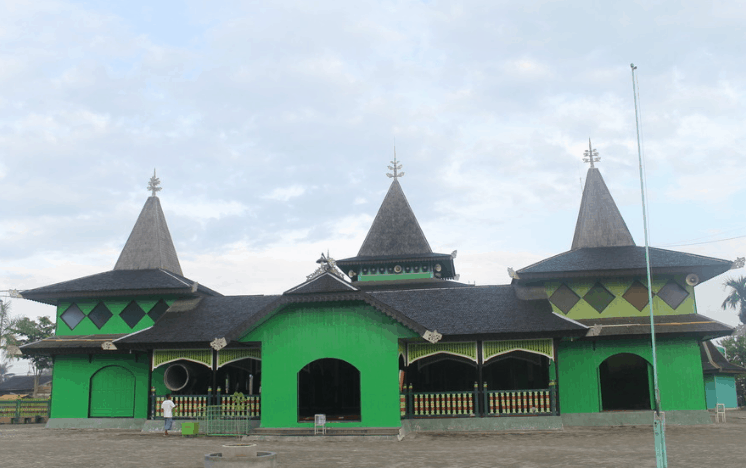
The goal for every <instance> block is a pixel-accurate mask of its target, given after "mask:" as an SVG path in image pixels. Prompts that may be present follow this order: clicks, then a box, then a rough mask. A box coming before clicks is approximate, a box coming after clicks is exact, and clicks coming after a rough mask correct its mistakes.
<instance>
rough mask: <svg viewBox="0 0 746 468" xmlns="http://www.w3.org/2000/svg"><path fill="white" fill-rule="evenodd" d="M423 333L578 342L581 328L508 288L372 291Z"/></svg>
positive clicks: (582, 332) (546, 305)
mask: <svg viewBox="0 0 746 468" xmlns="http://www.w3.org/2000/svg"><path fill="white" fill-rule="evenodd" d="M369 294H370V295H371V296H373V297H375V298H376V299H378V300H380V301H381V302H383V303H385V304H388V305H389V306H391V307H392V308H395V309H397V310H399V311H401V312H402V313H403V314H404V315H406V316H407V317H409V318H411V319H412V320H414V321H416V322H418V323H421V324H422V325H424V326H425V327H427V329H428V330H437V331H438V332H439V333H442V334H443V335H444V336H445V335H472V334H500V335H510V336H516V335H520V336H529V335H530V336H542V335H545V336H558V335H562V336H573V335H575V336H582V335H585V332H586V328H585V327H584V326H583V325H580V324H578V323H577V322H574V321H572V320H569V319H566V318H563V317H560V316H559V315H557V314H554V313H553V312H552V306H551V305H550V304H549V301H547V300H538V301H522V300H520V299H518V298H517V297H516V295H515V292H514V290H513V287H512V286H510V285H505V286H474V287H470V288H442V289H419V290H417V289H415V290H403V291H401V290H400V291H371V292H370V293H369Z"/></svg>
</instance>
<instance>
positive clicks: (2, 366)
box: [0, 362, 10, 382]
mask: <svg viewBox="0 0 746 468" xmlns="http://www.w3.org/2000/svg"><path fill="white" fill-rule="evenodd" d="M9 373H10V366H9V365H8V364H6V363H4V362H0V382H3V381H4V380H5V376H6V375H8V374H9Z"/></svg>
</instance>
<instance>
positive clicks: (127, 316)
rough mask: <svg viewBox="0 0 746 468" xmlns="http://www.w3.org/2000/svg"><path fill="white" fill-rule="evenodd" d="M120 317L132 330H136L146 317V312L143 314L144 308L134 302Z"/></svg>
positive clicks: (128, 305)
mask: <svg viewBox="0 0 746 468" xmlns="http://www.w3.org/2000/svg"><path fill="white" fill-rule="evenodd" d="M119 316H120V317H121V318H122V320H124V322H125V323H126V324H127V325H129V326H130V328H135V325H137V322H139V321H140V319H141V318H143V317H145V312H143V310H142V308H141V307H140V306H139V305H138V304H137V302H135V301H132V302H130V303H129V304H127V307H125V308H124V310H123V311H122V313H121V314H119Z"/></svg>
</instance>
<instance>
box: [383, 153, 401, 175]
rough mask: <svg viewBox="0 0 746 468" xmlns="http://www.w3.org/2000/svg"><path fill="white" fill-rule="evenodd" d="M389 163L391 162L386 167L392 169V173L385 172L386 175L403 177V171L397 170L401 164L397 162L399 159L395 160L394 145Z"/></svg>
mask: <svg viewBox="0 0 746 468" xmlns="http://www.w3.org/2000/svg"><path fill="white" fill-rule="evenodd" d="M391 164H393V166H388V168H389V170H391V171H394V173H393V174H391V173H390V172H387V173H386V176H388V177H389V178H394V179H398V178H399V177H404V173H403V172H399V169H401V164H399V161H397V160H396V146H394V160H393V161H391Z"/></svg>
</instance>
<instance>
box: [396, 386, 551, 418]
mask: <svg viewBox="0 0 746 468" xmlns="http://www.w3.org/2000/svg"><path fill="white" fill-rule="evenodd" d="M403 390H404V391H403V392H401V393H400V395H399V414H400V415H401V417H402V418H431V417H436V418H437V417H441V418H443V417H446V418H463V417H475V416H487V417H490V416H531V415H535V416H547V415H556V414H557V396H556V391H555V387H554V385H553V384H551V383H550V387H549V388H547V389H534V390H489V389H488V388H487V384H486V383H484V384H483V385H482V389H481V391H479V390H480V389H479V385H478V384H477V382H474V388H473V390H471V391H465V392H464V391H461V392H415V391H413V388H412V384H409V385H405V386H404V389H403Z"/></svg>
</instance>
